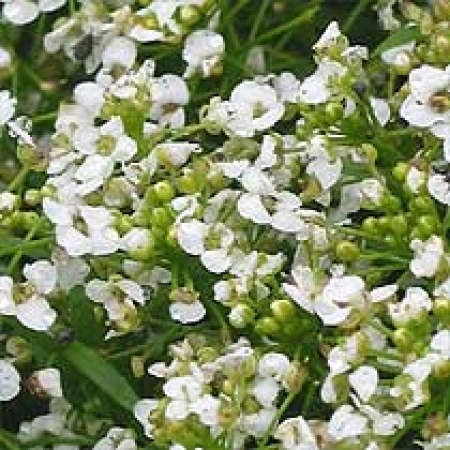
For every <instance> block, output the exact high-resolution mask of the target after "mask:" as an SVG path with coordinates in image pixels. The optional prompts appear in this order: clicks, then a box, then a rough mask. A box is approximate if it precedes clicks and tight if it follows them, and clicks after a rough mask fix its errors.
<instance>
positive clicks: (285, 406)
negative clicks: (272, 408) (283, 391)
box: [257, 391, 298, 450]
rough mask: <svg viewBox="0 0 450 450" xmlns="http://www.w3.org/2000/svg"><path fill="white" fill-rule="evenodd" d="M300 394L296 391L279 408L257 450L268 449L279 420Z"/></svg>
mask: <svg viewBox="0 0 450 450" xmlns="http://www.w3.org/2000/svg"><path fill="white" fill-rule="evenodd" d="M297 394H298V392H297V391H294V392H291V393H289V395H288V396H287V397H286V398H285V400H284V402H283V403H282V405H281V406H280V407H279V408H278V410H277V412H276V414H275V416H274V417H273V419H272V421H271V422H270V425H269V428H267V431H266V432H265V434H264V436H263V437H262V439H261V441H259V443H258V447H257V450H265V449H266V448H267V447H266V446H267V443H268V441H269V439H270V437H271V436H272V433H273V432H274V430H275V427H276V426H277V424H278V422H279V420H280V419H281V417H282V416H283V414H284V413H285V412H286V410H287V409H288V408H289V406H290V404H291V403H292V402H293V400H294V399H295V397H297Z"/></svg>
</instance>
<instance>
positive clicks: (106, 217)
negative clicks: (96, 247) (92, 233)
mask: <svg viewBox="0 0 450 450" xmlns="http://www.w3.org/2000/svg"><path fill="white" fill-rule="evenodd" d="M80 214H81V217H82V218H83V220H84V221H85V222H86V225H87V226H88V228H89V229H90V230H98V229H102V228H105V227H107V226H108V225H110V224H111V223H112V221H113V217H112V215H111V212H110V211H109V210H108V209H106V208H103V207H102V206H87V205H83V206H80Z"/></svg>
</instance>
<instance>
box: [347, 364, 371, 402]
mask: <svg viewBox="0 0 450 450" xmlns="http://www.w3.org/2000/svg"><path fill="white" fill-rule="evenodd" d="M348 379H349V382H350V386H351V387H352V388H353V389H354V390H355V392H356V393H357V394H358V396H359V398H360V399H361V400H362V401H363V402H368V401H369V400H370V398H371V397H372V395H373V394H375V392H376V390H377V385H378V372H377V370H376V369H375V368H373V367H371V366H360V367H358V369H356V370H355V371H354V372H353V373H351V374H350V376H349V377H348Z"/></svg>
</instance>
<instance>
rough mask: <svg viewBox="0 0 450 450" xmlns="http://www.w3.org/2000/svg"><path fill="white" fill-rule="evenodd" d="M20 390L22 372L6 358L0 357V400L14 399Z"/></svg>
mask: <svg viewBox="0 0 450 450" xmlns="http://www.w3.org/2000/svg"><path fill="white" fill-rule="evenodd" d="M19 391H20V374H19V372H18V371H17V369H16V368H15V367H14V366H13V365H12V364H11V363H10V362H9V361H6V360H5V359H0V402H7V401H9V400H12V399H13V398H14V397H15V396H16V395H17V394H18V393H19Z"/></svg>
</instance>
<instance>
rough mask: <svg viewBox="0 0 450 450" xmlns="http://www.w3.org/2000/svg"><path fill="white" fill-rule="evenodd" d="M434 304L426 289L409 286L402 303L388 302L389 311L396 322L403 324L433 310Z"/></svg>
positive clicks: (399, 324)
mask: <svg viewBox="0 0 450 450" xmlns="http://www.w3.org/2000/svg"><path fill="white" fill-rule="evenodd" d="M432 306H433V304H432V302H431V299H430V297H429V295H428V293H427V292H426V291H425V290H424V289H422V288H420V287H409V288H408V289H406V293H405V297H404V299H403V300H402V301H401V302H400V303H389V304H388V311H389V314H390V316H391V318H392V320H393V321H394V323H395V324H396V325H398V326H401V325H404V324H406V323H407V322H408V321H410V320H413V319H416V318H418V317H420V315H421V314H423V313H424V312H425V313H426V312H428V311H431V308H432Z"/></svg>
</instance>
